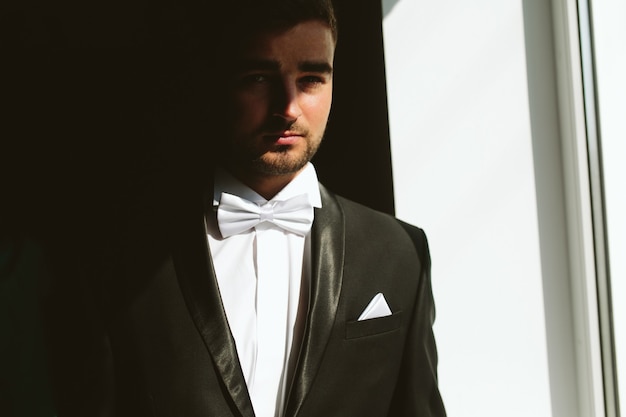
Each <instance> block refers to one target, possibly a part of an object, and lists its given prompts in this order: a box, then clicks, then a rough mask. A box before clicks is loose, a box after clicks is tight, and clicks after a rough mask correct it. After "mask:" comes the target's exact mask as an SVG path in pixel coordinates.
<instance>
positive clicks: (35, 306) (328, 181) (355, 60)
mask: <svg viewBox="0 0 626 417" xmlns="http://www.w3.org/2000/svg"><path fill="white" fill-rule="evenodd" d="M5 3H15V4H5V5H3V6H0V7H2V9H1V10H0V42H1V44H0V54H1V60H2V69H3V71H2V73H3V75H2V83H1V87H0V88H1V90H0V97H1V100H2V103H3V106H2V110H0V114H2V122H1V123H0V129H2V130H1V131H0V193H1V194H0V301H1V303H0V317H1V318H2V320H0V353H1V355H0V415H2V416H42V417H43V416H46V417H48V416H50V415H51V413H52V411H53V409H54V405H53V403H54V402H56V403H57V404H65V408H66V409H67V407H70V409H71V407H72V404H73V403H75V401H74V400H75V398H76V395H81V394H80V393H81V392H82V391H87V392H89V391H92V392H101V390H99V389H97V388H96V389H93V390H90V389H88V387H87V386H88V385H89V384H90V383H96V382H94V381H92V380H93V379H94V378H92V376H93V375H95V374H97V373H98V372H99V370H98V369H93V365H90V364H93V363H96V362H94V361H91V360H90V357H91V356H90V355H93V356H96V355H99V352H100V351H101V350H102V349H106V346H102V345H101V344H99V343H100V341H99V339H98V335H96V334H94V333H92V332H91V329H92V328H93V327H94V326H93V320H94V317H95V315H92V314H91V313H92V312H91V309H92V308H93V306H92V305H90V303H89V302H86V301H85V300H89V298H88V297H83V296H81V293H82V292H83V291H91V289H89V288H86V287H90V285H91V284H92V283H91V282H89V277H90V274H91V273H92V272H93V269H94V265H98V264H100V263H101V262H102V260H100V259H98V255H99V253H100V249H101V248H102V247H103V245H105V244H106V242H108V241H112V240H110V239H113V236H115V235H116V233H117V231H118V230H119V229H120V224H121V223H123V218H124V217H126V218H127V219H128V218H133V219H142V218H143V217H144V214H146V216H147V217H150V216H154V215H155V213H156V215H157V216H158V207H160V206H161V205H167V204H172V203H173V204H175V201H173V202H172V201H165V200H166V199H167V197H168V195H170V194H169V189H168V187H173V188H176V189H187V190H190V191H192V190H195V189H197V188H198V187H202V186H203V185H205V184H207V183H210V181H211V179H210V171H211V169H210V164H208V162H207V161H209V160H210V150H209V148H210V141H211V140H212V139H213V138H212V137H211V132H212V131H215V129H214V126H213V125H212V124H213V123H218V122H219V121H216V120H214V119H212V115H214V114H218V112H217V111H216V109H217V108H219V103H216V102H214V101H213V95H214V92H215V90H216V87H217V86H219V82H220V80H218V79H213V78H212V77H211V76H210V74H211V73H212V69H213V68H214V66H215V65H219V63H216V62H215V61H214V59H213V57H212V56H211V51H212V48H213V47H214V46H215V44H216V43H217V42H223V41H224V40H223V39H221V38H220V37H219V34H216V33H214V30H215V27H216V25H214V24H213V23H214V22H216V19H219V18H220V16H219V10H217V9H216V6H215V5H214V3H213V2H208V1H207V2H204V3H203V2H186V3H181V2H173V1H170V2H167V1H153V2H150V3H149V4H144V3H142V2H115V1H106V2H105V1H100V2H84V1H80V2H79V1H61V2H43V1H28V2H27V1H24V2H19V3H18V2H5ZM335 3H336V12H337V15H338V20H339V42H338V46H337V52H336V59H335V75H334V82H335V86H334V99H333V108H332V111H331V119H330V121H329V125H328V129H327V135H326V138H325V140H324V142H323V144H322V147H321V148H320V151H319V153H318V155H317V156H316V157H315V160H314V163H315V165H316V167H317V171H318V174H319V177H320V180H321V181H322V182H323V183H324V184H325V185H326V186H327V187H329V188H330V189H331V190H333V191H335V192H337V193H338V194H341V195H344V196H346V197H348V198H351V199H353V200H356V201H359V202H361V203H363V204H365V205H368V206H371V207H373V208H376V209H379V210H382V211H386V212H389V213H393V188H392V178H391V162H390V152H389V129H388V119H387V100H386V88H385V77H384V60H383V43H382V27H381V23H382V20H381V19H382V18H381V4H380V2H379V1H376V0H336V1H335ZM170 200H171V198H170ZM128 212H133V213H132V215H128ZM99 262H100V263H99ZM81 302H82V303H83V304H81ZM44 340H45V341H47V343H44ZM50 358H54V360H50ZM79 358H81V359H79ZM59 381H60V384H59V383H58V382H59ZM77 381H78V382H77ZM61 386H62V387H63V388H60V387H61ZM53 399H54V400H53ZM93 401H96V400H95V399H94V400H93ZM87 402H89V400H88V401H87ZM80 414H81V413H80V410H78V412H77V415H80Z"/></svg>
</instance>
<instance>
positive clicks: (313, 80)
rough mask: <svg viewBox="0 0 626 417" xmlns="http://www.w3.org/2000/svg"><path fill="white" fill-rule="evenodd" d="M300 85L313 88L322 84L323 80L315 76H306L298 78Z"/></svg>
mask: <svg viewBox="0 0 626 417" xmlns="http://www.w3.org/2000/svg"><path fill="white" fill-rule="evenodd" d="M300 83H301V84H303V85H306V86H311V87H313V86H316V85H319V84H324V78H322V77H320V76H317V75H307V76H305V77H302V78H300Z"/></svg>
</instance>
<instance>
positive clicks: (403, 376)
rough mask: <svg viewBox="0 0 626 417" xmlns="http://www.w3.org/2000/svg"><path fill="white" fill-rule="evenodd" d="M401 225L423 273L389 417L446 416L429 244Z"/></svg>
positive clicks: (420, 234) (411, 228) (416, 230)
mask: <svg viewBox="0 0 626 417" xmlns="http://www.w3.org/2000/svg"><path fill="white" fill-rule="evenodd" d="M399 222H400V224H401V225H402V226H403V227H404V229H405V230H406V231H407V233H408V234H409V235H410V236H411V239H412V240H413V243H414V245H415V249H416V251H417V253H418V256H419V258H420V262H421V263H422V270H421V276H420V277H419V282H420V283H419V288H418V291H417V295H416V297H417V299H416V302H415V304H414V305H415V307H414V311H413V315H412V318H411V323H410V325H409V326H410V328H409V331H408V336H407V339H406V346H405V349H404V355H403V358H402V364H401V367H400V369H401V370H400V374H399V377H398V382H397V385H396V389H395V392H394V396H393V400H392V402H391V408H390V410H389V416H390V417H391V416H393V417H403V416H407V417H408V416H411V417H416V416H419V417H444V416H445V415H446V412H445V409H444V406H443V402H442V400H441V396H440V394H439V389H438V383H437V349H436V346H435V338H434V335H433V331H432V325H433V323H434V320H435V306H434V301H433V294H432V288H431V277H430V271H431V260H430V253H429V249H428V241H427V239H426V235H425V233H424V232H423V230H421V229H419V228H416V227H414V226H411V225H409V224H406V223H404V222H401V221H399Z"/></svg>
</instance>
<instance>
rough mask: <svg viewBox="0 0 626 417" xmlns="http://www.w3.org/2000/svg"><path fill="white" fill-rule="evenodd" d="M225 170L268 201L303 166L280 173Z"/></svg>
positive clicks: (298, 172)
mask: <svg viewBox="0 0 626 417" xmlns="http://www.w3.org/2000/svg"><path fill="white" fill-rule="evenodd" d="M226 170H227V171H228V172H230V173H231V174H232V175H233V176H234V177H235V178H237V179H238V180H239V181H241V182H242V183H243V184H245V185H246V186H248V187H250V188H251V189H252V190H253V191H254V192H256V193H257V194H259V195H260V196H261V197H263V198H265V199H266V200H268V201H269V200H271V199H272V198H274V196H275V195H276V194H278V193H279V192H280V191H281V190H282V189H283V188H285V187H286V186H287V184H289V183H290V182H291V181H293V179H294V178H295V177H297V176H298V174H300V172H302V171H303V170H304V168H302V169H300V170H299V171H297V172H293V173H289V174H282V175H260V174H256V173H254V174H248V175H246V173H241V172H236V171H233V170H230V169H226Z"/></svg>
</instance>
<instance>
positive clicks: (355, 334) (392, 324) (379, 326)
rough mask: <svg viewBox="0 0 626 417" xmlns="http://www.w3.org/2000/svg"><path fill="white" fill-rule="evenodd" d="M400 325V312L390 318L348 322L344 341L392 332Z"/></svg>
mask: <svg viewBox="0 0 626 417" xmlns="http://www.w3.org/2000/svg"><path fill="white" fill-rule="evenodd" d="M401 323H402V311H397V312H395V313H393V314H392V315H391V316H385V317H379V318H375V319H368V320H361V321H356V320H355V321H349V322H347V323H346V339H356V338H359V337H367V336H374V335H377V334H382V333H388V332H393V331H394V330H397V329H398V328H400V324H401Z"/></svg>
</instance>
